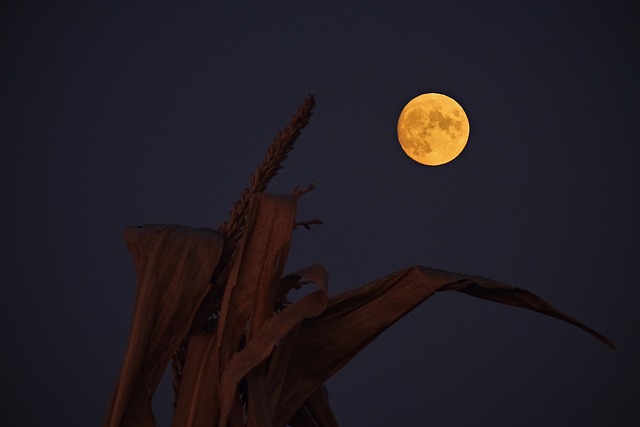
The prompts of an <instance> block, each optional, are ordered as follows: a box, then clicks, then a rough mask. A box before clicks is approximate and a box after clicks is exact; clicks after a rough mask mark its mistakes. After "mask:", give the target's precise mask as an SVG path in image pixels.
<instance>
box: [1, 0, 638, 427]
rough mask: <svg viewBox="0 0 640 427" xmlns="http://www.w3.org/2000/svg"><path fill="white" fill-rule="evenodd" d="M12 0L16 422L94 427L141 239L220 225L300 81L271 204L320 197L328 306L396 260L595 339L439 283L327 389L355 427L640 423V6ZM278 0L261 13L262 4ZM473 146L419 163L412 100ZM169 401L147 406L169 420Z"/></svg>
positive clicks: (116, 352)
mask: <svg viewBox="0 0 640 427" xmlns="http://www.w3.org/2000/svg"><path fill="white" fill-rule="evenodd" d="M222 3H223V2H214V1H194V2H144V1H109V2H107V1H97V2H87V1H60V2H53V1H47V2H45V1H29V0H23V1H16V0H14V1H6V2H3V3H2V5H0V61H1V62H0V117H1V118H2V122H1V126H0V141H1V143H2V153H3V154H2V156H1V157H0V161H1V165H0V173H1V174H2V181H1V184H0V200H2V209H1V210H0V212H1V214H0V215H1V219H2V227H0V230H1V236H0V241H1V242H2V246H1V249H2V257H0V273H1V277H2V281H1V288H0V289H1V295H2V297H1V299H0V301H1V302H0V304H1V305H2V309H1V310H0V320H1V321H0V325H2V326H1V328H2V338H3V344H2V352H1V353H0V358H1V359H0V366H1V368H0V369H2V372H3V374H2V386H1V387H0V390H1V395H0V414H1V415H0V419H1V420H2V421H1V422H0V423H1V424H2V425H6V426H29V427H30V426H54V425H55V426H57V425H60V426H79V427H84V426H99V425H101V423H102V421H103V419H104V416H105V414H106V411H107V407H108V404H109V400H110V398H111V395H112V392H113V390H114V386H115V383H116V379H117V376H118V372H119V370H120V367H121V364H122V361H123V357H124V352H125V348H126V344H127V338H128V334H129V325H130V321H131V314H132V310H133V302H134V296H135V281H136V276H135V270H134V267H133V263H132V260H131V257H130V255H129V253H128V252H127V249H126V247H125V245H124V242H123V234H122V233H123V230H124V228H125V227H126V226H128V225H138V224H146V223H179V224H183V225H188V226H194V227H200V226H207V227H211V228H216V227H217V226H218V225H219V224H220V223H221V222H222V221H224V220H225V219H226V218H227V215H228V212H229V210H230V208H231V206H232V204H233V202H234V201H235V200H236V199H237V198H238V197H239V195H240V193H241V191H242V189H243V188H244V187H246V186H247V184H248V179H249V176H250V174H251V173H252V172H253V171H254V169H255V167H256V166H257V165H258V164H259V162H260V161H261V159H262V156H263V154H264V152H265V151H266V149H267V147H268V145H269V143H270V142H271V140H272V138H273V137H274V136H275V135H276V133H277V132H278V130H280V129H281V128H283V127H284V126H285V125H286V124H287V123H288V121H289V119H290V118H291V116H292V114H293V113H294V111H295V110H296V109H297V107H298V106H299V104H300V103H301V102H302V101H303V100H304V98H305V97H306V96H307V94H308V93H313V94H314V95H315V97H316V102H317V106H316V108H315V112H314V115H313V117H312V120H311V123H310V125H309V126H308V127H307V128H306V129H305V130H304V131H303V133H302V135H301V137H300V139H299V140H298V143H297V145H296V148H295V149H294V150H293V152H292V153H291V155H290V157H289V159H288V160H287V161H286V163H285V164H284V166H285V167H284V169H283V170H282V171H281V172H280V174H279V175H278V176H277V177H276V178H275V179H274V180H273V181H272V185H271V186H270V187H269V191H270V192H273V193H290V192H291V191H292V190H293V188H294V187H295V186H296V185H300V186H305V185H307V184H309V183H311V182H317V188H316V189H315V190H314V191H312V192H310V193H308V194H306V195H304V196H303V197H302V199H301V200H300V203H299V215H298V217H299V219H310V218H320V219H322V220H323V221H324V225H320V226H314V227H312V229H311V230H305V229H299V230H296V231H295V233H294V241H293V247H292V250H291V253H290V256H289V260H288V264H287V265H288V267H287V271H289V272H291V271H293V270H297V269H299V268H302V267H305V266H307V265H310V264H313V263H316V262H319V263H322V264H323V265H325V267H326V268H327V270H328V272H329V286H330V293H331V294H332V295H335V294H337V293H340V292H343V291H345V290H348V289H352V288H354V287H356V286H360V285H362V284H365V283H368V282H370V281H372V280H375V279H377V278H379V277H381V276H384V275H386V274H388V273H391V272H393V271H397V270H399V269H402V268H404V267H408V266H411V265H416V264H417V265H425V266H429V267H434V268H439V269H444V270H450V271H456V272H462V273H470V274H476V275H481V276H485V277H489V278H492V279H495V280H499V281H502V282H504V283H509V284H513V285H515V286H519V287H523V288H526V289H529V290H531V291H532V292H534V293H536V294H537V295H539V296H541V297H543V298H545V299H546V300H547V301H549V302H551V303H552V304H553V305H555V306H556V307H557V308H558V309H560V310H562V311H564V312H565V313H567V314H569V315H572V316H574V317H576V318H577V319H579V320H581V321H583V322H584V323H586V324H587V325H588V326H590V327H592V328H594V329H596V330H597V331H599V332H601V333H603V334H604V335H606V336H607V337H608V338H609V339H611V340H612V341H613V342H614V343H615V344H616V345H617V346H618V350H617V351H611V350H610V349H609V348H607V347H606V346H604V345H603V344H601V343H600V342H598V341H597V340H596V339H594V338H593V337H591V336H589V335H588V334H586V333H585V332H583V331H581V330H579V329H577V328H575V327H572V326H570V325H568V324H565V323H563V322H560V321H557V320H555V319H551V318H547V317H545V316H542V315H539V314H536V313H533V312H529V311H524V310H520V309H516V308H511V307H506V306H502V305H497V304H493V303H490V302H487V301H483V300H480V299H476V298H473V297H469V296H466V295H463V294H459V293H454V292H449V293H442V294H438V295H435V296H434V297H432V298H431V299H429V300H427V301H425V302H424V303H423V304H422V305H421V306H419V307H418V308H417V309H415V310H414V311H413V312H412V313H410V314H409V315H408V316H406V317H405V318H403V319H402V320H400V321H399V322H398V323H397V324H395V325H393V326H392V327H391V328H390V329H389V330H388V331H386V332H385V333H384V334H382V335H381V336H380V337H379V338H378V339H377V340H376V341H375V342H373V343H372V344H371V345H370V346H369V347H367V348H366V349H365V350H364V351H363V352H362V353H360V354H359V355H358V356H356V358H355V359H354V360H353V361H352V362H351V363H350V364H349V365H347V366H346V367H345V368H344V369H343V370H342V371H340V372H339V373H338V374H336V375H335V376H334V377H333V378H332V379H331V380H330V381H328V383H327V386H328V389H329V393H330V395H329V396H330V401H331V404H332V407H333V409H334V411H335V415H336V417H337V419H338V421H339V423H340V425H341V426H343V427H360V426H423V425H432V426H632V425H637V422H638V420H639V419H640V405H639V402H638V399H639V397H640V368H638V360H640V310H639V309H638V304H639V301H640V285H639V284H638V267H639V266H640V243H639V242H640V221H639V218H640V203H639V201H640V200H639V199H640V191H639V190H638V188H639V184H640V160H639V157H638V151H639V150H638V143H639V142H640V130H639V129H640V127H639V126H638V123H639V119H638V117H639V114H640V25H639V22H640V13H639V12H638V6H637V4H636V2H633V1H604V0H602V1H583V2H573V1H571V2H569V1H557V0H556V1H547V0H542V1H526V2H524V1H506V0H500V1H495V2H478V1H446V2H440V1H439V2H432V1H409V2H403V1H393V2H392V1H387V2H383V1H373V2H344V1H343V2H333V1H329V2H323V1H316V2H300V1H298V2H260V3H258V2H251V3H249V2H244V1H236V2H229V3H233V5H225V6H221V5H220V4H222ZM274 3H275V4H274ZM426 92H438V93H443V94H446V95H448V96H450V97H452V98H454V99H456V100H457V101H458V102H459V103H460V104H461V105H462V106H463V107H464V109H465V111H466V113H467V116H468V117H469V121H470V127H471V132H470V138H469V142H468V144H467V147H466V149H465V150H464V151H463V152H462V154H461V155H460V156H459V157H458V158H457V159H456V160H454V161H453V162H451V163H448V164H446V165H444V166H440V167H428V166H423V165H420V164H418V163H416V162H414V161H412V160H411V159H409V157H407V156H406V155H405V154H404V152H403V151H402V149H401V148H400V145H399V143H398V141H397V136H396V121H397V118H398V115H399V113H400V111H401V110H402V108H403V106H404V105H405V104H406V103H407V102H408V101H409V100H410V99H412V98H413V97H415V96H417V95H419V94H421V93H426ZM171 402H172V391H171V387H170V384H169V382H168V381H165V382H164V383H163V385H162V386H161V387H160V389H159V390H158V392H157V397H156V401H155V408H156V409H155V413H156V416H157V419H158V426H160V427H163V426H168V425H169V423H170V417H171V413H172V408H171Z"/></svg>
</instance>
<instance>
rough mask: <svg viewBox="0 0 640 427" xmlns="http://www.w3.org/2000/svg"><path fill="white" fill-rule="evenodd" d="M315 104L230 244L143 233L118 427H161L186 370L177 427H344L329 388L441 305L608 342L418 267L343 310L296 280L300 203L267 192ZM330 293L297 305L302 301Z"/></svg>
mask: <svg viewBox="0 0 640 427" xmlns="http://www.w3.org/2000/svg"><path fill="white" fill-rule="evenodd" d="M313 106H314V99H313V97H312V96H309V97H308V98H307V99H306V100H305V102H304V103H303V104H302V106H301V107H300V109H299V110H298V112H297V113H296V114H295V115H294V117H293V119H292V121H291V123H290V124H289V125H288V126H287V127H286V128H285V129H284V130H283V131H282V132H280V134H279V135H278V136H277V137H276V138H275V139H274V141H273V142H272V144H271V147H270V148H269V151H268V152H267V155H266V157H265V159H264V161H263V163H262V165H261V166H260V167H259V168H258V170H257V171H256V172H255V174H254V175H253V176H252V178H251V181H250V186H249V188H247V189H246V190H245V191H244V193H243V194H242V196H241V198H240V200H239V201H238V202H237V203H236V204H235V206H234V207H233V209H232V211H231V214H230V218H229V220H228V221H227V222H225V223H223V224H222V225H221V226H220V227H219V229H218V230H217V231H214V230H211V229H206V228H201V229H194V228H189V227H184V226H180V225H145V226H139V227H129V228H127V229H126V231H125V241H126V244H127V246H128V248H129V250H130V251H131V254H132V256H133V261H134V263H135V266H136V270H137V275H138V282H137V294H136V302H135V308H134V314H133V321H132V326H131V333H130V338H129V343H128V348H127V352H126V356H125V360H124V365H123V367H122V370H121V373H120V377H119V379H118V383H117V386H116V389H115V392H114V395H113V398H112V402H111V406H110V408H109V412H108V415H107V418H106V421H105V424H104V425H105V426H109V427H121V426H127V427H129V426H131V427H133V426H135V427H148V426H155V420H154V416H153V412H152V410H151V400H152V397H153V393H154V391H155V389H156V388H157V386H158V383H159V382H160V379H161V377H162V375H163V372H164V370H165V369H166V367H167V365H168V364H169V362H170V361H171V360H172V359H173V374H174V383H173V384H174V389H175V392H176V402H175V414H174V418H173V426H175V427H227V426H231V427H237V426H249V427H255V426H274V427H284V426H287V425H290V426H292V427H307V426H337V422H336V420H335V418H334V416H333V414H332V411H331V408H330V406H329V402H328V398H327V391H326V389H325V387H324V385H323V383H324V382H325V381H326V380H327V379H328V378H329V377H331V376H332V375H333V374H334V373H336V372H337V371H338V370H340V369H341V368H342V367H343V366H344V365H345V364H346V363H348V362H349V361H350V360H351V359H352V358H353V357H354V356H355V355H356V354H357V353H358V352H359V351H360V350H362V349H363V348H364V347H366V346H367V345H368V344H369V343H370V342H371V341H373V340H374V339H375V338H376V337H377V336H378V335H379V334H380V333H382V332H383V331H384V330H385V329H386V328H388V327H389V326H391V325H392V324H393V323H394V322H396V321H397V320H398V319H400V318H401V317H403V316H404V315H405V314H407V313H408V312H410V311H411V310H412V309H413V308H415V307H416V306H418V305H419V304H420V303H422V302H423V301H424V300H426V299H427V298H429V297H430V296H431V295H433V294H434V293H435V292H440V291H458V292H462V293H465V294H468V295H472V296H475V297H479V298H483V299H486V300H489V301H494V302H499V303H502V304H507V305H512V306H516V307H521V308H526V309H529V310H533V311H537V312H539V313H542V314H546V315H548V316H552V317H555V318H557V319H560V320H564V321H566V322H568V323H570V324H572V325H575V326H577V327H579V328H581V329H583V330H585V331H587V332H588V333H590V334H592V335H593V336H595V337H596V338H598V339H599V340H600V341H602V342H603V343H605V344H606V345H608V346H609V347H611V348H615V347H614V346H613V344H612V343H611V342H610V341H609V340H607V339H606V338H605V337H604V336H602V335H600V334H599V333H597V332H595V331H594V330H592V329H590V328H589V327H587V326H585V325H584V324H582V323H580V322H579V321H577V320H575V319H573V318H571V317H569V316H567V315H565V314H563V313H561V312H560V311H558V310H557V309H555V308H554V307H553V306H551V305H550V304H549V303H547V302H546V301H544V300H543V299H541V298H539V297H537V296H536V295H534V294H532V293H531V292H529V291H527V290H524V289H519V288H516V287H513V286H508V285H505V284H502V283H499V282H496V281H494V280H491V279H486V278H484V277H479V276H470V275H465V274H458V273H451V272H447V271H441V270H436V269H432V268H427V267H421V266H415V267H410V268H407V269H405V270H401V271H398V272H395V273H392V274H390V275H388V276H386V277H383V278H381V279H379V280H376V281H374V282H372V283H370V284H367V285H365V286H361V287H359V288H356V289H353V290H351V291H349V292H345V293H343V294H340V295H337V296H333V297H330V296H329V292H328V287H327V286H328V284H327V272H326V271H325V269H324V267H322V266H321V265H312V266H310V267H306V268H303V269H301V270H299V271H296V272H294V273H289V274H284V267H285V261H286V259H287V255H288V252H289V247H290V244H291V235H292V233H293V229H294V228H295V227H296V226H297V225H303V226H305V227H309V226H310V224H316V223H320V221H318V220H310V221H302V222H296V206H297V200H298V198H299V197H300V196H301V195H302V194H304V193H305V192H306V191H308V190H310V189H311V188H312V186H310V187H308V188H306V189H296V190H295V191H294V193H293V194H292V195H288V196H278V195H271V194H267V193H265V190H266V187H267V184H268V183H269V181H270V180H271V179H272V178H273V177H274V176H275V175H276V173H277V171H278V170H279V169H280V168H281V163H282V161H283V160H284V159H285V158H286V157H287V153H288V152H289V151H290V150H291V149H292V147H293V144H294V142H295V141H296V139H297V137H298V135H299V134H300V131H301V129H302V128H303V127H304V126H306V124H307V123H308V122H309V119H310V117H311V111H312V109H313ZM303 285H304V286H307V285H309V286H310V285H313V286H315V287H316V288H317V289H316V290H315V291H314V292H312V293H310V294H308V295H307V296H305V297H304V298H302V299H300V300H299V301H297V302H294V303H291V302H290V301H289V300H288V299H287V295H288V293H289V291H291V290H292V289H296V288H299V287H301V286H303Z"/></svg>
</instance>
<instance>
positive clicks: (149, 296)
mask: <svg viewBox="0 0 640 427" xmlns="http://www.w3.org/2000/svg"><path fill="white" fill-rule="evenodd" d="M125 242H126V244H127V246H128V248H129V250H130V251H131V254H132V256H133V261H134V263H135V266H136V270H137V273H138V280H137V292H136V302H135V306H134V313H133V320H132V324H131V333H130V336H129V343H128V346H127V352H126V356H125V360H124V363H123V367H122V370H121V373H120V376H119V379H118V383H117V386H116V389H115V392H114V395H113V398H112V402H111V406H110V408H109V412H108V415H107V418H106V421H105V424H104V425H105V426H109V427H122V426H127V427H128V426H136V427H147V426H149V427H152V426H155V420H154V417H153V413H152V411H151V399H152V396H153V392H154V391H155V389H156V388H157V386H158V383H159V382H160V379H161V378H162V374H163V372H164V370H165V368H166V366H167V364H168V362H169V360H170V359H171V356H172V355H173V353H174V352H175V351H176V349H177V348H178V346H179V344H180V342H181V341H182V339H183V338H184V337H185V335H186V334H187V331H188V330H189V328H190V326H191V321H192V318H193V316H194V314H195V311H196V310H197V308H198V306H199V305H200V302H201V300H202V298H203V297H204V295H205V293H206V292H207V291H208V290H209V287H210V285H209V276H210V274H211V271H212V270H213V268H214V267H215V265H216V263H217V261H218V258H219V256H220V253H221V251H222V238H221V237H220V235H219V234H218V233H217V232H215V231H213V230H209V229H204V228H202V229H195V228H190V227H184V226H180V225H146V226H142V227H128V228H127V229H126V230H125Z"/></svg>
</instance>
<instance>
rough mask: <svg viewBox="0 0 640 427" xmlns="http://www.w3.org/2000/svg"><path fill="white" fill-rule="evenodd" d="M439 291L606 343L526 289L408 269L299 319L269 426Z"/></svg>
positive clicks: (290, 414) (283, 420) (286, 417)
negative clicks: (530, 314)
mask: <svg viewBox="0 0 640 427" xmlns="http://www.w3.org/2000/svg"><path fill="white" fill-rule="evenodd" d="M441 290H457V291H461V292H465V293H468V294H472V295H474V296H477V297H480V298H484V299H488V300H491V301H495V302H500V303H504V304H509V305H514V306H518V307H522V308H527V309H530V310H533V311H537V312H540V313H543V314H547V315H551V316H553V317H556V318H558V319H561V320H564V321H567V322H569V323H571V324H573V325H576V326H578V327H580V328H582V329H584V330H586V331H587V332H589V333H591V334H593V335H594V336H596V338H598V339H600V340H601V341H603V342H604V343H605V344H607V345H610V346H612V344H611V343H610V342H609V341H608V340H607V339H606V338H604V337H603V336H602V335H600V334H598V333H596V332H595V331H593V330H592V329H590V328H588V327H586V326H584V325H583V324H582V323H580V322H578V321H577V320H575V319H573V318H571V317H569V316H566V315H564V314H563V313H561V312H560V311H558V310H556V309H555V308H553V307H552V306H551V305H550V304H548V303H547V302H545V301H544V300H542V299H541V298H539V297H537V296H535V295H534V294H532V293H530V292H528V291H525V290H522V289H519V288H514V287H512V286H508V285H505V284H502V283H500V282H496V281H494V280H490V279H485V278H483V277H478V276H469V275H464V274H458V273H450V272H446V271H442V270H435V269H429V268H426V267H412V268H408V269H405V270H401V271H399V272H396V273H393V274H391V275H389V276H386V277H384V278H382V279H380V280H377V281H375V282H373V283H370V284H369V285H365V286H362V287H360V288H357V289H354V290H352V291H349V292H345V293H343V294H341V295H338V296H336V297H333V298H331V299H330V300H329V306H328V307H327V309H326V310H325V311H324V312H323V313H322V314H320V315H318V316H316V317H313V318H310V319H307V320H305V321H304V322H303V324H302V327H301V328H300V331H299V332H298V334H297V335H296V338H295V340H294V343H293V346H292V349H291V354H290V359H289V366H288V369H287V373H286V379H285V383H286V387H285V388H284V390H283V392H282V394H281V400H280V404H279V405H278V411H277V412H276V415H275V421H274V426H285V425H286V424H287V422H288V421H289V420H290V419H291V417H293V416H294V414H295V413H296V412H297V411H298V409H299V408H300V407H301V406H302V405H303V403H304V402H305V400H307V399H308V398H309V396H311V394H312V393H313V392H314V391H315V390H316V389H317V388H318V387H319V386H320V385H321V384H322V383H323V382H324V381H326V380H327V379H328V378H329V377H331V376H332V375H333V374H334V373H336V372H337V371H338V370H339V369H341V368H342V367H343V366H344V365H345V364H346V363H348V362H349V361H350V360H351V359H352V358H353V357H354V356H355V355H356V354H357V353H358V352H360V351H361V350H362V349H363V348H364V347H366V346H367V345H368V344H369V343H370V342H371V341H373V340H374V339H375V338H376V337H377V336H378V335H379V334H381V333H382V332H383V331H384V330H385V329H387V328H388V327H389V326H391V325H392V324H393V323H395V322H396V321H397V320H399V319H400V318H402V317H403V316H404V315H405V314H407V313H408V312H410V311H411V310H413V309H414V308H415V307H416V306H417V305H419V304H420V303H421V302H423V301H424V300H425V299H427V298H429V297H430V296H431V295H433V294H434V293H435V292H437V291H441Z"/></svg>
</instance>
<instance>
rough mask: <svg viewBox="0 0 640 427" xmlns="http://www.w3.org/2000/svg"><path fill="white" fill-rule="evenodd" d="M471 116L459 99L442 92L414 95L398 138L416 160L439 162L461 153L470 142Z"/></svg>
mask: <svg viewBox="0 0 640 427" xmlns="http://www.w3.org/2000/svg"><path fill="white" fill-rule="evenodd" d="M468 138H469V120H468V119H467V115H466V114H465V112H464V110H463V109H462V107H461V106H460V104H458V103H457V102H456V101H455V100H453V99H451V98H449V97H448V96H446V95H441V94H439V93H425V94H423V95H420V96H417V97H415V98H413V99H412V100H411V101H409V103H408V104H407V105H405V107H404V108H403V109H402V112H401V113H400V117H399V118H398V141H400V145H401V146H402V149H403V150H404V152H405V153H407V155H408V156H409V157H411V158H412V159H413V160H415V161H416V162H419V163H422V164H424V165H429V166H438V165H442V164H445V163H448V162H450V161H451V160H453V159H455V158H456V157H458V155H459V154H460V153H461V152H462V150H464V147H465V146H466V145H467V139H468Z"/></svg>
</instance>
